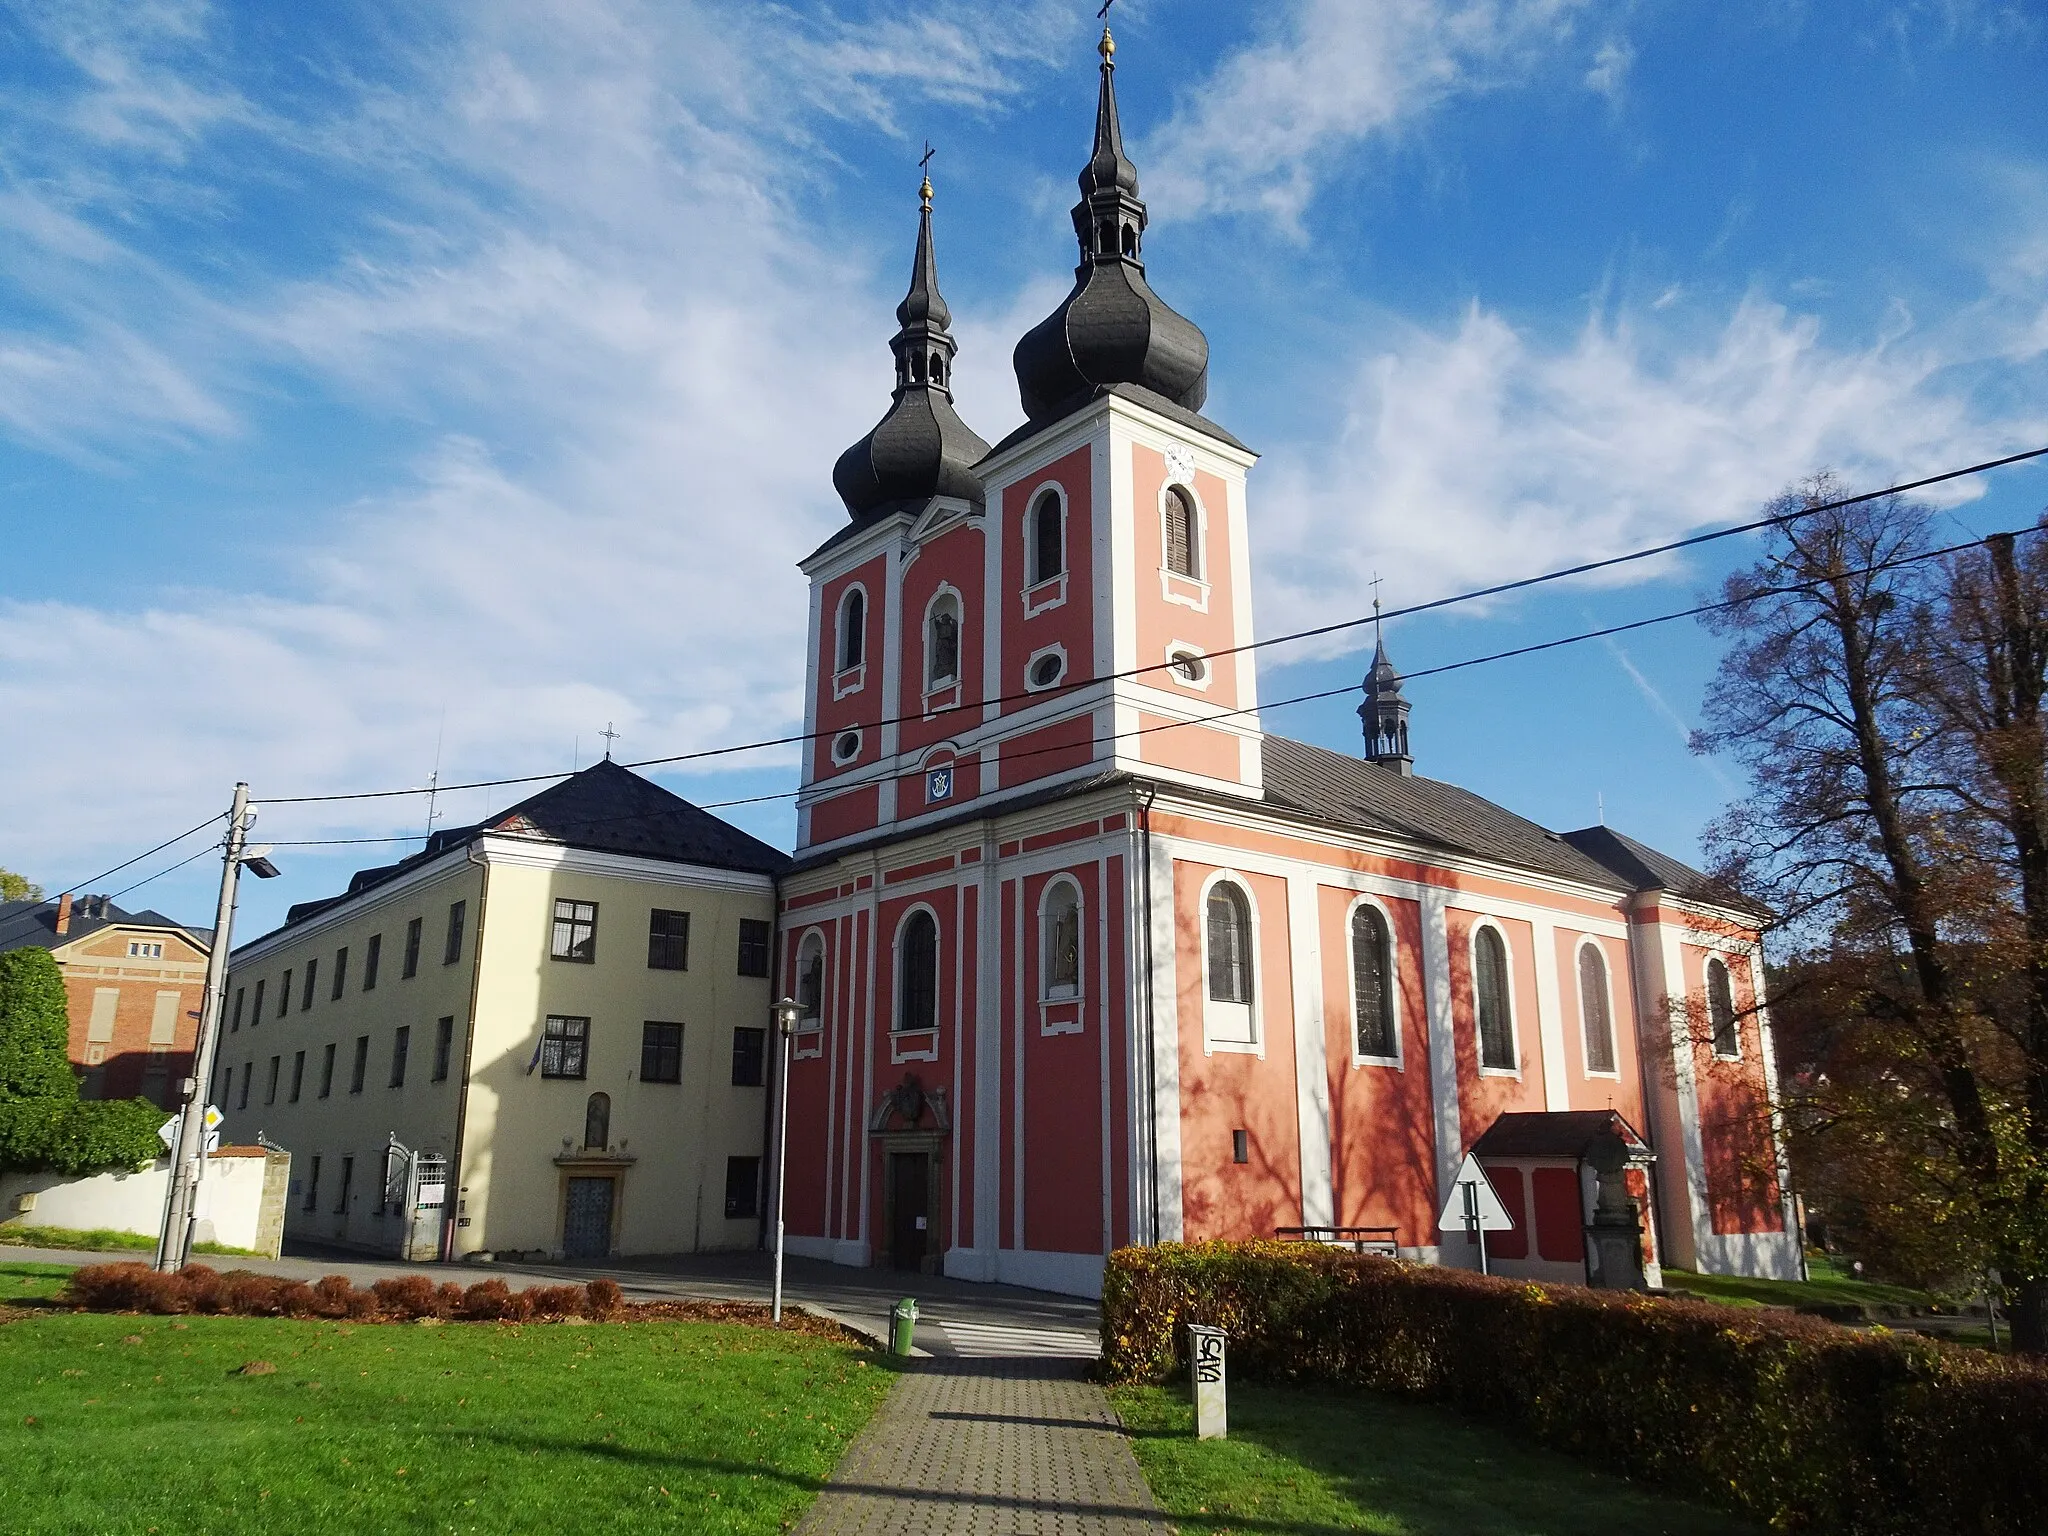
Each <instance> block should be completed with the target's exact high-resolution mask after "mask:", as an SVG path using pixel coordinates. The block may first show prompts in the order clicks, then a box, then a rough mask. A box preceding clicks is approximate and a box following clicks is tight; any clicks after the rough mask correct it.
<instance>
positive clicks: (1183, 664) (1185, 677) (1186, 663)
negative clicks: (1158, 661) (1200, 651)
mask: <svg viewBox="0 0 2048 1536" xmlns="http://www.w3.org/2000/svg"><path fill="white" fill-rule="evenodd" d="M1166 664H1167V665H1168V666H1169V667H1171V668H1172V669H1173V672H1174V675H1175V676H1176V677H1178V678H1179V679H1180V680H1181V681H1182V682H1184V683H1199V682H1201V681H1202V680H1203V679H1204V678H1206V677H1207V676H1208V675H1209V663H1207V662H1206V661H1204V660H1202V658H1201V657H1200V656H1197V655H1196V654H1195V653H1194V652H1193V651H1175V652H1174V653H1173V654H1172V655H1171V656H1169V657H1168V658H1167V659H1166Z"/></svg>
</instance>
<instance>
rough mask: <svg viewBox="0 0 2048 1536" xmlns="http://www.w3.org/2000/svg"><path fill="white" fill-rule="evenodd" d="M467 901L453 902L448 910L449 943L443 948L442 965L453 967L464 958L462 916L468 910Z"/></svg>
mask: <svg viewBox="0 0 2048 1536" xmlns="http://www.w3.org/2000/svg"><path fill="white" fill-rule="evenodd" d="M468 906H469V903H468V902H466V901H458V902H453V903H451V904H450V905H449V908H448V942H447V943H445V944H443V945H442V946H441V963H442V964H443V965H453V964H454V963H455V962H456V961H458V960H460V959H461V958H462V915H463V913H464V911H465V910H467V908H468Z"/></svg>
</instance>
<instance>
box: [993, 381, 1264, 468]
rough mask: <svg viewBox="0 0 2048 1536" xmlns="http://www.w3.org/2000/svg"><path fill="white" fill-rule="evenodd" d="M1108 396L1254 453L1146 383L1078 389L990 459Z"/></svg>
mask: <svg viewBox="0 0 2048 1536" xmlns="http://www.w3.org/2000/svg"><path fill="white" fill-rule="evenodd" d="M1105 395H1116V396H1118V397H1119V398H1121V399H1125V400H1129V401H1130V402H1131V403H1132V404H1134V405H1142V406H1143V407H1145V409H1146V410H1148V411H1152V412H1154V413H1155V414H1157V415H1160V416H1164V417H1165V418H1166V419H1167V420H1168V421H1172V422H1178V423H1179V424H1180V425H1181V426H1184V427H1193V428H1194V429H1195V430H1196V431H1197V432H1205V433H1207V434H1208V435H1209V436H1210V437H1213V438H1215V439H1216V440H1217V441H1218V442H1222V443H1228V444H1229V445H1230V446H1231V447H1233V448H1244V451H1245V452H1246V453H1250V452H1251V451H1252V450H1251V449H1249V448H1245V446H1244V444H1243V443H1241V442H1239V441H1238V440H1237V439H1236V438H1235V437H1232V436H1231V435H1230V434H1229V433H1228V432H1226V431H1224V430H1223V428H1221V427H1219V426H1217V425H1216V423H1215V422H1213V421H1211V420H1210V419H1209V418H1208V417H1206V416H1204V415H1202V414H1201V413H1200V412H1199V411H1191V410H1189V409H1188V408H1187V407H1186V406H1184V405H1179V404H1176V403H1175V402H1174V401H1171V400H1169V399H1167V398H1166V396H1164V395H1162V394H1160V393H1158V392H1157V391H1156V390H1150V389H1147V388H1145V386H1144V385H1142V384H1096V385H1093V386H1091V387H1090V388H1087V389H1080V390H1076V391H1075V392H1074V393H1073V394H1071V395H1069V396H1067V398H1066V399H1064V400H1062V401H1061V402H1060V403H1059V404H1058V405H1055V406H1053V407H1052V408H1051V409H1050V410H1046V411H1041V412H1040V413H1039V414H1038V415H1036V416H1034V417H1032V418H1031V419H1030V420H1029V421H1027V422H1025V423H1024V425H1023V426H1021V427H1019V428H1018V429H1017V430H1016V431H1014V432H1012V433H1011V434H1010V435H1009V436H1008V437H1006V438H1004V439H1003V440H1002V441H1001V442H1000V443H997V444H996V445H995V447H993V448H991V449H990V450H989V456H990V457H991V458H993V457H994V456H995V455H996V454H999V453H1001V452H1003V451H1004V450H1005V449H1008V448H1014V447H1015V446H1016V445H1017V444H1019V443H1021V442H1024V441H1026V440H1027V439H1029V438H1034V437H1036V436H1038V434H1039V433H1041V432H1043V431H1045V430H1046V428H1048V427H1051V426H1054V425H1056V424H1058V423H1059V422H1062V421H1065V420H1066V419H1067V418H1068V417H1069V416H1072V415H1075V414H1076V413H1078V412H1080V411H1084V410H1086V409H1087V408H1088V407H1089V406H1091V405H1093V404H1094V403H1095V402H1096V401H1098V400H1100V399H1102V398H1103V397H1104V396H1105Z"/></svg>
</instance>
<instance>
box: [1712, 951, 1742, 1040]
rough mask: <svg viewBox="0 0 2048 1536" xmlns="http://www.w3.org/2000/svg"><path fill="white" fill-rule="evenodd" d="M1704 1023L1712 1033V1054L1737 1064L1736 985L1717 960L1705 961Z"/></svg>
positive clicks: (1739, 1037) (1739, 1032) (1738, 1030)
mask: <svg viewBox="0 0 2048 1536" xmlns="http://www.w3.org/2000/svg"><path fill="white" fill-rule="evenodd" d="M1707 1021H1708V1023H1710V1024H1711V1025H1712V1026H1713V1030H1714V1054H1715V1055H1716V1056H1718V1057H1720V1058H1721V1059H1722V1060H1723V1061H1740V1060H1741V1059H1742V1030H1741V1028H1740V1026H1739V1025H1738V1024H1737V1022H1736V1018H1735V986H1734V983H1733V982H1732V981H1731V980H1730V979H1729V975H1728V967H1727V966H1726V965H1724V964H1723V963H1722V962H1721V961H1719V960H1709V961H1708V962H1707Z"/></svg>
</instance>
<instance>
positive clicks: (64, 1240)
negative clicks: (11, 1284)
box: [0, 1221, 262, 1259]
mask: <svg viewBox="0 0 2048 1536" xmlns="http://www.w3.org/2000/svg"><path fill="white" fill-rule="evenodd" d="M0 1245H5V1246H8V1247H14V1248H79V1249H85V1250H87V1251H90V1252H95V1253H137V1252H154V1251H155V1249H156V1239H155V1238H153V1237H144V1236H143V1235H142V1234H141V1233H140V1232H116V1231H115V1230H114V1229H113V1228H111V1227H94V1228H93V1229H92V1230H91V1231H89V1232H82V1231H80V1230H78V1229H77V1228H75V1227H25V1226H22V1225H21V1224H20V1223H19V1222H12V1221H10V1222H4V1223H0ZM192 1251H193V1252H194V1253H212V1254H220V1255H223V1256H225V1257H228V1258H240V1259H248V1258H260V1257H262V1255H260V1254H258V1253H257V1252H256V1250H255V1249H253V1248H229V1247H227V1246H225V1245H224V1244H221V1243H194V1244H193V1245H192Z"/></svg>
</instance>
